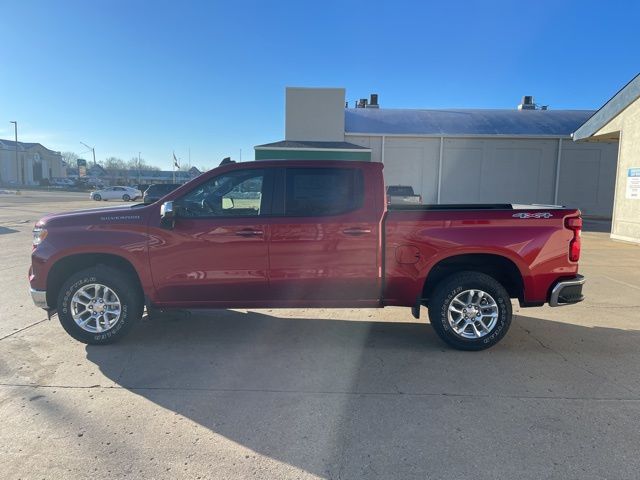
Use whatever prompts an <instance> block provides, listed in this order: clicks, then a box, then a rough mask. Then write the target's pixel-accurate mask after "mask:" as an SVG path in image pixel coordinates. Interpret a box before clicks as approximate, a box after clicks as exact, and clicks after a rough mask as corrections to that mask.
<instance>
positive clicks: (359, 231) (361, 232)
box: [342, 227, 371, 236]
mask: <svg viewBox="0 0 640 480" xmlns="http://www.w3.org/2000/svg"><path fill="white" fill-rule="evenodd" d="M342 233H344V234H345V235H353V236H358V235H365V234H367V233H371V229H370V228H355V227H354V228H345V229H344V230H342Z"/></svg>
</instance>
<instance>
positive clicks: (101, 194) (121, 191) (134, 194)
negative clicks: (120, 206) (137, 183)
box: [89, 186, 142, 202]
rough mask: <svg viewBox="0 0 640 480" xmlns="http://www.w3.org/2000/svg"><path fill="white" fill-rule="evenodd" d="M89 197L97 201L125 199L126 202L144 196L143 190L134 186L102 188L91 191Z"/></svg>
mask: <svg viewBox="0 0 640 480" xmlns="http://www.w3.org/2000/svg"><path fill="white" fill-rule="evenodd" d="M89 198H91V200H96V201H100V200H105V201H106V200H124V201H125V202H128V201H129V200H137V199H138V198H142V192H141V191H140V190H138V189H136V188H133V187H117V186H116V187H107V188H103V189H102V190H96V191H95V192H91V193H90V194H89Z"/></svg>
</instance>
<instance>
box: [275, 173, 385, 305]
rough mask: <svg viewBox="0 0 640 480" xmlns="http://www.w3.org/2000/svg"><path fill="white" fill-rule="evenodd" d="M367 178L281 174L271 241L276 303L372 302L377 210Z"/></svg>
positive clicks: (376, 296) (377, 263) (376, 283)
mask: <svg viewBox="0 0 640 480" xmlns="http://www.w3.org/2000/svg"><path fill="white" fill-rule="evenodd" d="M316 165H317V164H316ZM332 165H335V164H332ZM365 173H366V172H365V171H364V169H361V168H357V167H339V166H332V167H315V166H314V167H287V168H282V169H279V175H278V183H277V184H276V188H275V190H274V211H273V213H274V217H273V218H271V219H270V224H271V239H270V243H269V258H270V262H271V265H270V269H269V277H270V291H271V292H272V297H273V299H274V300H278V301H285V302H289V303H294V304H299V305H300V306H305V305H309V306H313V305H319V304H320V305H333V304H335V305H341V304H347V303H348V304H352V305H361V304H362V305H368V304H371V305H374V304H376V302H377V301H378V299H379V295H380V271H381V270H380V260H379V256H378V254H379V252H380V230H379V229H380V225H379V223H380V219H381V216H382V208H381V207H380V205H378V208H376V199H375V198H374V197H375V194H374V192H375V188H373V185H372V188H369V189H365ZM380 188H382V186H381V187H380ZM378 210H380V211H378Z"/></svg>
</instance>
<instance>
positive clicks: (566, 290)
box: [549, 275, 585, 307]
mask: <svg viewBox="0 0 640 480" xmlns="http://www.w3.org/2000/svg"><path fill="white" fill-rule="evenodd" d="M584 282H585V278H584V277H583V276H582V275H576V276H575V277H574V278H570V279H565V280H559V281H558V282H556V284H555V285H554V286H553V288H552V289H551V295H550V296H549V306H551V307H560V306H562V305H571V304H573V303H578V302H581V301H582V300H584V295H582V286H583V285H584Z"/></svg>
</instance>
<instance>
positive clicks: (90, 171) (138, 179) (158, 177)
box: [67, 165, 202, 185]
mask: <svg viewBox="0 0 640 480" xmlns="http://www.w3.org/2000/svg"><path fill="white" fill-rule="evenodd" d="M201 173H202V172H201V171H200V170H198V169H197V168H196V167H191V168H190V169H189V170H187V171H182V170H176V171H175V172H173V171H171V170H139V171H138V170H125V169H118V170H107V169H105V168H103V167H102V166H100V165H88V166H87V175H86V176H87V178H88V179H90V180H92V181H93V182H99V183H100V184H102V185H136V184H145V185H151V184H155V183H174V178H175V183H185V182H188V181H189V180H191V179H193V178H196V177H197V176H198V175H200V174H201ZM67 174H68V176H69V177H70V178H78V168H77V167H75V168H67ZM174 174H175V177H174Z"/></svg>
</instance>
